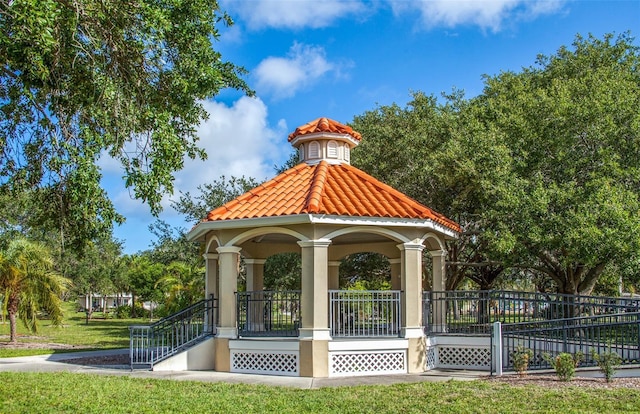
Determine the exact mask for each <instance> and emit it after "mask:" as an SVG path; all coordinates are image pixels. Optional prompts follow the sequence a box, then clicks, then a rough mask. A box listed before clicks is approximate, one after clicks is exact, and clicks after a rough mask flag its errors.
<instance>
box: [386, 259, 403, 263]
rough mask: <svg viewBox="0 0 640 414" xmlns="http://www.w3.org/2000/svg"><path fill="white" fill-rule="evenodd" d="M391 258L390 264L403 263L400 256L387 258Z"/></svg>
mask: <svg viewBox="0 0 640 414" xmlns="http://www.w3.org/2000/svg"><path fill="white" fill-rule="evenodd" d="M387 260H389V264H400V263H402V259H400V258H399V257H398V258H396V259H387Z"/></svg>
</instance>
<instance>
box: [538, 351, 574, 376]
mask: <svg viewBox="0 0 640 414" xmlns="http://www.w3.org/2000/svg"><path fill="white" fill-rule="evenodd" d="M542 358H543V359H544V360H545V361H547V362H548V363H549V364H550V365H551V367H552V368H553V369H555V370H556V375H557V376H558V378H559V379H560V381H571V380H572V379H573V377H574V376H575V373H576V368H577V367H578V365H580V362H582V361H583V360H584V355H583V354H582V352H577V353H576V354H575V355H572V354H570V353H568V352H562V353H560V354H558V355H556V356H555V357H551V356H550V355H549V354H543V355H542Z"/></svg>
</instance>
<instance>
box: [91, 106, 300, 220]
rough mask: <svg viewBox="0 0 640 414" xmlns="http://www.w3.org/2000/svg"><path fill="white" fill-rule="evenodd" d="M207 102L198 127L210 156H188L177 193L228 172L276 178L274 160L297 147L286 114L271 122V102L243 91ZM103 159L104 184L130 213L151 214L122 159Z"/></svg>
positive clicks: (177, 175)
mask: <svg viewBox="0 0 640 414" xmlns="http://www.w3.org/2000/svg"><path fill="white" fill-rule="evenodd" d="M203 105H204V108H205V109H206V110H207V112H208V113H209V119H208V120H207V121H205V122H203V123H202V124H200V126H199V127H198V130H197V133H198V136H199V138H200V140H199V141H198V146H200V147H201V148H204V150H205V151H206V153H207V155H208V158H207V159H206V160H204V161H202V160H192V159H190V158H188V157H186V158H185V165H184V168H183V169H182V170H180V171H178V172H177V173H175V174H174V177H175V181H174V195H173V198H177V196H178V194H179V191H182V192H191V193H192V194H194V192H196V189H197V187H198V186H199V185H201V184H205V183H208V182H212V181H214V180H217V179H219V178H220V177H221V176H223V175H224V176H226V177H227V178H229V177H231V176H236V177H241V176H245V177H247V178H248V177H252V178H255V179H256V180H257V181H263V180H265V179H268V178H272V177H273V176H274V175H275V171H274V168H273V167H274V165H280V164H282V163H284V162H285V161H286V160H287V159H288V156H289V154H290V152H291V148H290V146H289V144H288V143H287V140H286V136H287V125H286V123H285V122H284V120H281V121H280V122H279V123H278V124H277V125H276V126H275V127H271V126H269V124H268V121H267V107H266V105H265V104H264V103H263V102H262V101H261V100H260V99H258V98H248V97H242V98H240V99H238V100H237V101H235V102H234V103H233V104H232V105H231V106H227V105H226V104H224V103H220V102H215V101H207V102H203ZM100 165H101V167H102V169H103V173H104V175H105V180H104V181H103V182H104V185H105V187H107V190H108V192H109V195H110V197H111V199H112V200H113V202H114V204H115V207H116V209H117V210H118V212H120V213H121V214H124V215H125V216H127V217H146V216H149V207H148V206H147V205H144V204H143V203H142V202H141V201H139V200H136V199H134V198H133V196H132V194H133V191H132V190H128V189H126V188H124V181H123V180H122V179H120V177H121V176H122V169H121V167H120V166H119V164H118V163H117V161H114V160H113V159H111V158H110V157H107V156H104V157H102V158H101V160H100ZM171 198H172V197H171V196H169V195H166V196H164V197H163V200H162V206H163V208H164V211H165V213H163V216H166V215H167V214H169V215H171V214H172V210H171V209H170V204H171V203H170V199H171Z"/></svg>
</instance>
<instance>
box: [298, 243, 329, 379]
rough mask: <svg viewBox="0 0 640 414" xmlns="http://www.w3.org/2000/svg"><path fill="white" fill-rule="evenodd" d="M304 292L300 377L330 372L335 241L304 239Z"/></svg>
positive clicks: (300, 338)
mask: <svg viewBox="0 0 640 414" xmlns="http://www.w3.org/2000/svg"><path fill="white" fill-rule="evenodd" d="M298 244H299V245H300V247H301V253H302V254H301V256H302V293H301V295H300V296H301V297H300V311H301V315H302V327H301V328H300V336H299V340H300V376H302V377H327V376H328V375H329V340H330V339H331V336H330V334H329V299H328V292H327V291H328V287H329V260H328V256H329V255H328V251H329V245H330V244H331V240H324V239H320V240H309V241H300V242H298Z"/></svg>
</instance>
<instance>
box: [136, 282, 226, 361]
mask: <svg viewBox="0 0 640 414" xmlns="http://www.w3.org/2000/svg"><path fill="white" fill-rule="evenodd" d="M216 304H217V301H216V299H214V298H213V295H212V296H211V297H210V298H209V299H204V300H201V301H200V302H198V303H196V304H193V305H191V306H189V307H188V308H185V309H183V310H181V311H180V312H177V313H175V314H173V315H171V316H168V317H166V318H162V319H160V320H159V321H158V322H155V323H153V324H151V325H133V326H130V327H129V357H130V364H131V367H132V368H133V366H134V365H150V366H151V367H153V364H155V363H157V362H159V361H162V360H163V359H165V358H168V357H170V356H172V355H174V354H177V353H178V352H180V351H182V350H183V349H186V348H188V347H189V346H192V345H193V344H195V343H197V342H199V341H201V340H203V339H204V338H206V337H208V336H211V335H214V334H215V330H216V317H217V316H216V315H217V312H216Z"/></svg>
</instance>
